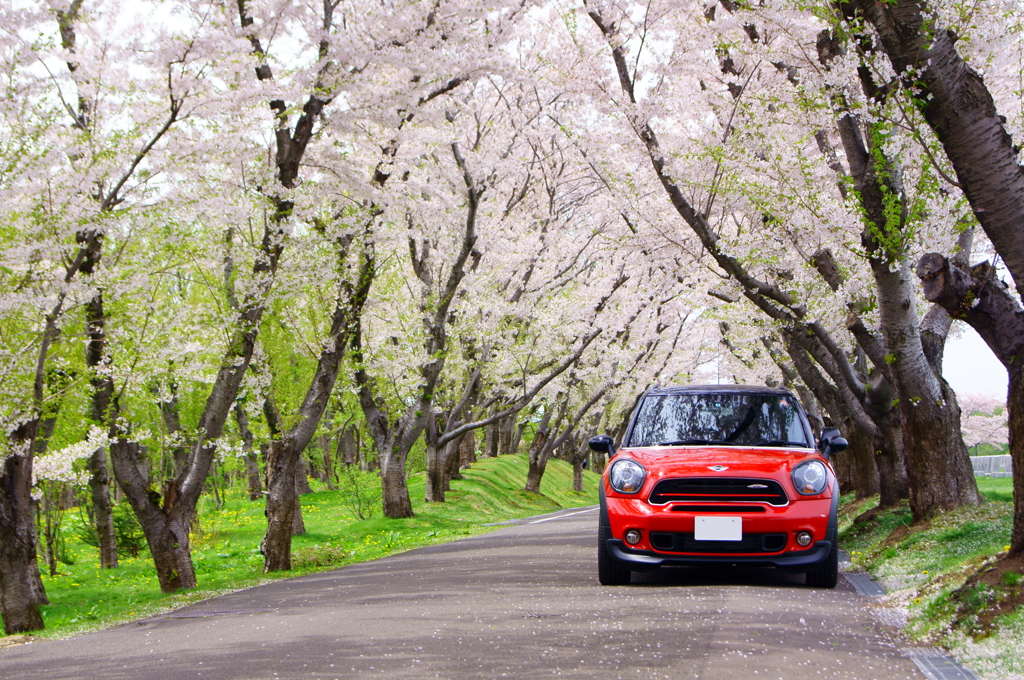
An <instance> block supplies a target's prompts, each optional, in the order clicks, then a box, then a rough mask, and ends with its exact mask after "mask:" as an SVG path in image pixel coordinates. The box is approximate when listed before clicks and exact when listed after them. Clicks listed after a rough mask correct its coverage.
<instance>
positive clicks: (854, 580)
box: [843, 572, 885, 597]
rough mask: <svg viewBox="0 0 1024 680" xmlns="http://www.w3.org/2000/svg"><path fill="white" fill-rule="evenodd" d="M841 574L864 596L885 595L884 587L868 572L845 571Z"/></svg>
mask: <svg viewBox="0 0 1024 680" xmlns="http://www.w3.org/2000/svg"><path fill="white" fill-rule="evenodd" d="M843 576H845V577H846V580H847V581H849V582H850V584H851V585H852V586H853V587H854V588H856V589H857V592H858V593H860V594H861V595H863V596H864V597H882V596H883V595H885V588H883V587H882V585H881V584H880V583H879V582H878V581H875V580H874V579H873V578H871V577H870V576H869V575H868V574H858V573H850V572H846V573H844V574H843Z"/></svg>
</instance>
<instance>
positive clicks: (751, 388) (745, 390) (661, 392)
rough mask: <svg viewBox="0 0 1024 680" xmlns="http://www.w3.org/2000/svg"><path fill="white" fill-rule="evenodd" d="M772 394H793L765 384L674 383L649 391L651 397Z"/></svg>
mask: <svg viewBox="0 0 1024 680" xmlns="http://www.w3.org/2000/svg"><path fill="white" fill-rule="evenodd" d="M715 392H717V393H724V394H772V395H780V396H793V393H792V392H790V391H789V390H787V389H782V388H779V387H765V386H764V385H672V386H668V387H653V388H651V389H649V390H648V391H647V395H646V396H649V397H661V396H668V395H674V394H707V393H715Z"/></svg>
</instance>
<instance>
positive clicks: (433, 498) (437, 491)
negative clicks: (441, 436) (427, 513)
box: [423, 437, 448, 503]
mask: <svg viewBox="0 0 1024 680" xmlns="http://www.w3.org/2000/svg"><path fill="white" fill-rule="evenodd" d="M432 439H433V441H430V440H428V441H427V442H426V449H427V479H426V482H427V485H426V495H425V496H424V498H423V500H425V501H426V502H428V503H444V492H445V485H444V473H445V460H444V451H445V449H447V448H448V447H447V446H438V445H437V438H436V437H434V438H432Z"/></svg>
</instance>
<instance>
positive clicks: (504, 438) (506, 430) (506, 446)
mask: <svg viewBox="0 0 1024 680" xmlns="http://www.w3.org/2000/svg"><path fill="white" fill-rule="evenodd" d="M496 425H497V427H498V455H501V454H512V453H515V452H516V449H515V447H514V446H513V442H515V444H516V445H518V442H516V441H515V440H516V436H515V429H516V418H515V416H509V417H507V418H502V419H501V420H499V421H498V422H497V423H496Z"/></svg>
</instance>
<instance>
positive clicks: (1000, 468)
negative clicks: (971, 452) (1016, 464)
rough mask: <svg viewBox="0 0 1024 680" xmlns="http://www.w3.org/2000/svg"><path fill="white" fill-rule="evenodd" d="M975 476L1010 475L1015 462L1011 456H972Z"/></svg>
mask: <svg viewBox="0 0 1024 680" xmlns="http://www.w3.org/2000/svg"><path fill="white" fill-rule="evenodd" d="M971 465H972V466H974V476H975V477H1010V476H1011V475H1012V474H1013V464H1012V463H1011V462H1010V457H1009V456H971Z"/></svg>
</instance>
